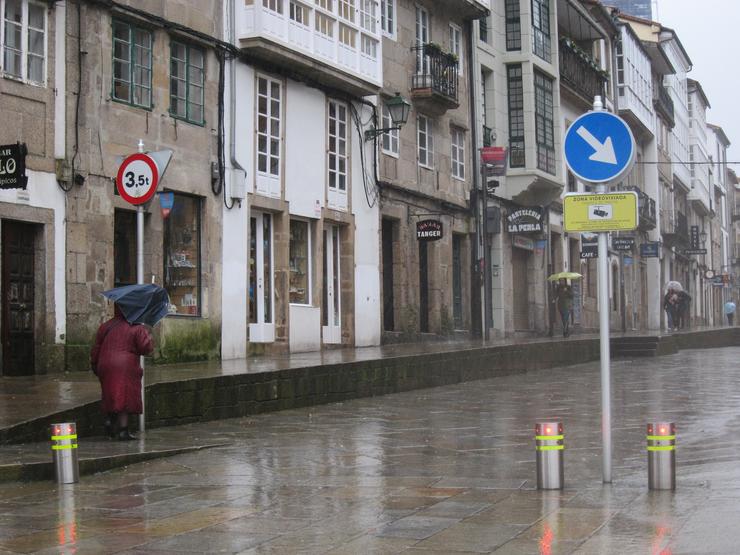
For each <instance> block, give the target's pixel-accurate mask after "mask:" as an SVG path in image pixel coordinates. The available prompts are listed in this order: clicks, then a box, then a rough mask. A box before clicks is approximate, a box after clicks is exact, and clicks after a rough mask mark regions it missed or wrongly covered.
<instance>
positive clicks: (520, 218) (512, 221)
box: [506, 208, 542, 233]
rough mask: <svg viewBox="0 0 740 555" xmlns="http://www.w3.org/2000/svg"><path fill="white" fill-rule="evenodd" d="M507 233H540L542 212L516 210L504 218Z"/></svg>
mask: <svg viewBox="0 0 740 555" xmlns="http://www.w3.org/2000/svg"><path fill="white" fill-rule="evenodd" d="M506 224H507V229H508V231H509V233H539V232H541V231H542V210H541V209H539V208H518V209H516V210H514V211H513V212H509V215H508V216H507V217H506Z"/></svg>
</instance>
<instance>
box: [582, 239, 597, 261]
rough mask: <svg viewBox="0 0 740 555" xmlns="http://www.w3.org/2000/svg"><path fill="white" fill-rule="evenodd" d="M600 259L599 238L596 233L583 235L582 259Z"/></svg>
mask: <svg viewBox="0 0 740 555" xmlns="http://www.w3.org/2000/svg"><path fill="white" fill-rule="evenodd" d="M598 257H599V236H598V235H597V234H596V233H581V258H598Z"/></svg>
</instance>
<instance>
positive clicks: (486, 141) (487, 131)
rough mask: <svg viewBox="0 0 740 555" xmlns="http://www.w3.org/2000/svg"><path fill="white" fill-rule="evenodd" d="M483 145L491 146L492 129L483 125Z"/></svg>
mask: <svg viewBox="0 0 740 555" xmlns="http://www.w3.org/2000/svg"><path fill="white" fill-rule="evenodd" d="M483 146H493V129H491V128H490V127H486V126H485V125H484V126H483Z"/></svg>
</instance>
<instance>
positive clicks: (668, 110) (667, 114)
mask: <svg viewBox="0 0 740 555" xmlns="http://www.w3.org/2000/svg"><path fill="white" fill-rule="evenodd" d="M653 90H654V91H656V92H657V94H656V95H655V98H653V106H655V109H656V110H657V112H658V113H659V114H661V115H662V116H663V117H664V118H665V119H666V121H668V123H669V127H670V128H671V129H673V127H674V126H675V125H676V119H675V110H674V108H673V99H672V98H671V95H670V93H669V92H668V90H667V89H666V88H665V87H664V86H662V85H659V86H656V87H655V88H654V89H653Z"/></svg>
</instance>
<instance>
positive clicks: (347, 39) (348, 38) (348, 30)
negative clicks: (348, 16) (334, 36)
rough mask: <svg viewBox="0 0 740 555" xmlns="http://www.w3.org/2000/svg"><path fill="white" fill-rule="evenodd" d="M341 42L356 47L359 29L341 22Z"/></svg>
mask: <svg viewBox="0 0 740 555" xmlns="http://www.w3.org/2000/svg"><path fill="white" fill-rule="evenodd" d="M339 42H341V43H342V44H344V45H345V46H349V47H350V48H355V45H356V43H357V30H356V29H353V28H352V27H348V26H347V25H345V24H344V23H340V24H339Z"/></svg>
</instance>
